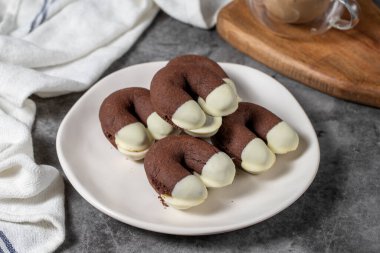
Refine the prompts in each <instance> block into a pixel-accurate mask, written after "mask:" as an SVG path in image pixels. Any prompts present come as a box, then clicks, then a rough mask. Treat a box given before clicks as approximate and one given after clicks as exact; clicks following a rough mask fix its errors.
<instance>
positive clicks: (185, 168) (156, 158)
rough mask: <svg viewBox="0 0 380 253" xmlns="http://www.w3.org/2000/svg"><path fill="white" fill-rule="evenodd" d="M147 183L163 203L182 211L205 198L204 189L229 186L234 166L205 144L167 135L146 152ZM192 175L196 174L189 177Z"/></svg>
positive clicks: (233, 173) (192, 138) (183, 136)
mask: <svg viewBox="0 0 380 253" xmlns="http://www.w3.org/2000/svg"><path fill="white" fill-rule="evenodd" d="M144 167H145V172H146V175H147V177H148V180H149V183H150V184H151V185H152V187H153V188H154V189H155V191H156V192H157V193H158V194H160V197H161V198H162V199H163V200H164V201H165V203H166V204H168V205H170V206H173V207H175V208H178V209H186V208H189V207H192V206H196V205H199V204H201V203H202V202H203V201H204V200H205V199H206V198H207V189H206V186H207V187H223V186H226V185H229V184H231V183H232V181H233V179H234V177H235V165H234V163H233V162H232V160H231V159H230V157H228V156H227V155H226V154H225V153H223V152H221V151H219V150H218V149H217V148H216V147H214V146H213V145H211V144H209V143H207V142H206V141H203V140H200V139H197V138H194V137H191V136H187V135H180V136H169V137H166V138H164V139H162V140H160V141H158V142H156V143H154V144H153V145H152V146H151V148H150V149H149V151H148V153H147V155H146V157H145V160H144ZM193 173H194V174H196V175H193Z"/></svg>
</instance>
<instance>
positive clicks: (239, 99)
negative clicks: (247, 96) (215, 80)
mask: <svg viewBox="0 0 380 253" xmlns="http://www.w3.org/2000/svg"><path fill="white" fill-rule="evenodd" d="M223 81H224V82H225V83H226V84H228V85H229V86H231V88H232V89H233V90H234V92H235V94H236V96H237V98H238V102H241V101H243V99H241V97H239V94H238V93H237V89H236V86H235V83H234V82H233V81H232V80H231V79H229V78H223Z"/></svg>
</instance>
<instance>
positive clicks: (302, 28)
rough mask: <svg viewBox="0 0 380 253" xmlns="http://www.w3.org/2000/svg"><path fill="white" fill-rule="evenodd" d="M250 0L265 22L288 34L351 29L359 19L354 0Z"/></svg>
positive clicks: (260, 19)
mask: <svg viewBox="0 0 380 253" xmlns="http://www.w3.org/2000/svg"><path fill="white" fill-rule="evenodd" d="M247 1H248V5H249V7H250V10H251V12H252V13H253V15H254V16H255V17H257V18H258V20H259V21H260V22H261V23H262V24H264V25H265V26H267V27H268V28H270V29H271V30H272V31H274V32H275V33H277V34H279V35H283V36H288V37H300V36H302V35H305V32H306V34H307V35H309V34H321V33H324V32H326V31H327V30H329V29H330V28H336V29H339V30H349V29H351V28H353V27H354V26H355V25H356V24H357V23H358V22H359V5H358V3H357V2H356V1H355V0H247ZM345 10H347V12H346V11H345ZM347 13H348V15H347Z"/></svg>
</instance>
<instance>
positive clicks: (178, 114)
mask: <svg viewBox="0 0 380 253" xmlns="http://www.w3.org/2000/svg"><path fill="white" fill-rule="evenodd" d="M172 121H173V123H174V124H175V125H177V126H179V127H180V128H183V129H187V130H191V129H196V128H199V127H201V126H203V125H204V123H205V122H206V114H205V113H204V112H203V111H202V109H201V107H200V106H199V105H198V104H197V102H195V101H194V100H189V101H187V102H185V103H184V104H182V105H181V106H180V107H178V108H177V110H176V111H175V113H174V114H173V116H172Z"/></svg>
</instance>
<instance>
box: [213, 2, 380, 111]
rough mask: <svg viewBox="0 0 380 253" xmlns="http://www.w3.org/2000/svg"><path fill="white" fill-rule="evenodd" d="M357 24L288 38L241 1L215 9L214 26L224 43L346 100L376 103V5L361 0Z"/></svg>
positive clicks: (379, 91)
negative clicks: (270, 29) (269, 25)
mask: <svg viewBox="0 0 380 253" xmlns="http://www.w3.org/2000/svg"><path fill="white" fill-rule="evenodd" d="M359 3H360V7H361V13H360V22H359V24H358V25H357V26H356V27H355V29H353V30H350V31H345V32H343V31H338V30H335V29H332V30H330V31H328V32H327V33H325V34H323V35H319V36H309V37H308V38H307V39H303V40H295V39H286V38H283V37H280V36H278V35H275V34H274V33H272V32H271V31H269V29H268V28H265V27H264V26H263V25H261V24H260V23H259V21H257V20H256V19H255V18H254V17H253V16H252V14H251V13H250V10H249V9H248V5H247V3H246V1H245V0H236V1H233V2H232V3H230V4H229V5H227V6H226V7H225V8H223V9H222V11H221V12H220V14H219V17H218V22H217V30H218V32H219V34H220V36H222V37H223V38H224V39H225V40H226V41H227V42H229V43H230V44H231V45H232V46H234V47H236V48H237V49H239V50H240V51H242V52H243V53H246V54H248V55H249V56H251V57H252V58H254V59H255V60H257V61H260V62H262V63H264V64H265V65H267V66H269V67H270V68H273V69H274V70H276V71H278V72H280V73H282V74H284V75H286V76H288V77H290V78H293V79H295V80H298V81H300V82H301V83H304V84H306V85H308V86H310V87H313V88H315V89H317V90H320V91H322V92H325V93H327V94H330V95H332V96H335V97H338V98H343V99H346V100H350V101H354V102H358V103H362V104H366V105H371V106H375V107H379V108H380V9H379V8H378V7H377V6H376V5H375V4H374V3H373V2H372V0H361V1H360V0H359Z"/></svg>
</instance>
